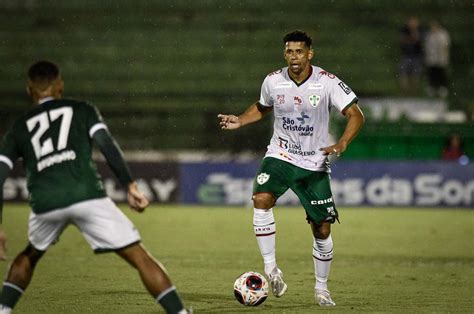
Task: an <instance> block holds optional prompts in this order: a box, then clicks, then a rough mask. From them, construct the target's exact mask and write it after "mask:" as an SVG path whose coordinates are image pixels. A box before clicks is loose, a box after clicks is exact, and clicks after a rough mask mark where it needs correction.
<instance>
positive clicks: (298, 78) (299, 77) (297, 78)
mask: <svg viewBox="0 0 474 314" xmlns="http://www.w3.org/2000/svg"><path fill="white" fill-rule="evenodd" d="M311 74H313V67H312V66H311V64H310V65H308V66H307V67H306V68H305V69H304V70H303V71H302V72H301V73H299V74H296V73H293V72H291V71H290V69H288V75H289V76H290V78H291V79H292V80H293V81H294V82H295V83H297V84H300V83H301V82H304V81H306V80H307V79H308V78H309V77H310V76H311Z"/></svg>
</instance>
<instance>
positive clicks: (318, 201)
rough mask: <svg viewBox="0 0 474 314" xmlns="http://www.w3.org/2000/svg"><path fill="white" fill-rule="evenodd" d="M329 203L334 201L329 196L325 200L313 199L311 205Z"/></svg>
mask: <svg viewBox="0 0 474 314" xmlns="http://www.w3.org/2000/svg"><path fill="white" fill-rule="evenodd" d="M327 203H332V197H330V198H327V199H325V200H317V201H311V205H324V204H327ZM330 208H331V207H330ZM328 211H329V208H328Z"/></svg>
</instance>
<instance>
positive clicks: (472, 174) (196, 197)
mask: <svg viewBox="0 0 474 314" xmlns="http://www.w3.org/2000/svg"><path fill="white" fill-rule="evenodd" d="M258 166H259V161H251V162H245V163H236V162H228V163H212V162H203V163H184V164H181V168H180V169H181V171H180V173H181V174H180V191H181V195H180V197H179V200H180V202H182V203H189V204H209V205H211V204H215V205H248V206H249V205H251V195H252V184H253V178H254V176H255V174H256V171H257V170H258ZM331 178H332V180H331V186H332V191H333V194H334V198H335V201H336V204H337V205H338V206H426V207H436V206H444V207H468V208H473V207H474V201H473V198H474V164H469V165H465V166H462V165H459V164H457V163H452V162H443V161H429V162H425V161H414V162H406V161H405V162H392V161H378V162H374V161H350V162H348V161H339V162H337V163H335V164H334V165H333V167H332V174H331ZM278 204H280V205H299V201H298V198H297V197H296V195H295V194H294V193H292V192H291V191H289V192H287V193H285V194H284V195H283V196H282V197H281V198H280V199H279V200H278Z"/></svg>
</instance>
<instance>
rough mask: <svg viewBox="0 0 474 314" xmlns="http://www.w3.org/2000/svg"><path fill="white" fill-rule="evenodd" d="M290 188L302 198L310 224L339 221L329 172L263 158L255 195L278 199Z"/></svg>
mask: <svg viewBox="0 0 474 314" xmlns="http://www.w3.org/2000/svg"><path fill="white" fill-rule="evenodd" d="M288 189H291V190H292V191H293V192H295V194H296V195H297V196H298V198H299V200H300V202H301V205H303V207H304V209H305V211H306V219H307V220H308V221H313V222H314V223H316V224H318V225H319V224H321V223H323V222H325V221H329V222H331V223H334V221H335V220H337V219H338V213H337V210H336V206H335V205H334V201H333V199H332V193H331V186H330V185H329V174H328V173H326V172H320V171H310V170H306V169H302V168H299V167H297V166H294V165H292V164H290V163H288V162H285V161H282V160H279V159H276V158H272V157H267V158H265V159H263V161H262V164H261V166H260V170H259V171H258V172H257V175H256V176H255V180H254V183H253V194H254V195H255V194H258V193H270V194H272V195H273V196H274V197H275V200H276V199H278V198H279V197H280V196H282V195H283V193H285V192H286V191H287V190H288Z"/></svg>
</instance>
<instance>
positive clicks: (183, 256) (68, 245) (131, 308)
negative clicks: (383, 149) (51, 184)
mask: <svg viewBox="0 0 474 314" xmlns="http://www.w3.org/2000/svg"><path fill="white" fill-rule="evenodd" d="M122 208H123V209H124V212H125V213H126V214H127V215H128V216H129V217H130V218H131V219H132V221H133V222H134V223H135V225H136V226H137V228H138V229H139V231H140V233H141V235H142V239H143V242H144V244H145V246H146V247H147V248H148V249H149V250H150V251H151V252H152V253H153V254H154V255H155V257H157V258H158V259H159V260H160V261H161V262H163V263H164V265H165V266H166V267H167V269H168V271H169V272H170V274H171V276H172V279H173V281H174V284H175V285H176V286H177V287H178V289H179V291H180V294H181V295H182V297H183V299H184V300H185V302H186V305H187V306H192V307H193V309H194V311H195V313H248V312H255V313H310V312H315V311H322V310H324V311H330V312H354V311H356V312H406V313H413V312H472V311H474V293H473V291H474V212H473V211H472V210H455V209H393V208H390V209H382V210H375V209H370V208H357V209H348V208H347V209H345V208H342V209H340V214H341V224H340V225H337V224H336V225H335V226H334V228H333V238H334V242H335V257H334V262H333V266H332V273H331V277H330V283H329V287H330V289H331V291H332V295H333V299H334V300H335V302H336V303H337V306H336V307H335V308H330V309H321V308H319V306H317V305H316V304H315V303H314V297H313V286H314V273H313V262H312V259H311V244H312V240H311V235H310V231H309V226H307V225H306V222H305V220H304V212H303V210H302V209H299V208H277V209H275V218H276V221H277V258H278V261H279V266H280V268H281V269H282V270H283V272H284V274H285V279H286V282H287V283H288V286H289V289H288V293H287V294H286V295H285V296H284V297H282V298H281V299H276V298H274V297H273V296H270V297H269V298H268V299H267V301H265V303H264V304H262V305H261V306H259V307H256V308H248V307H244V306H242V305H240V304H239V303H237V301H235V299H234V297H233V292H232V285H233V282H234V280H235V278H236V277H237V276H238V275H239V274H240V273H242V272H244V271H248V270H255V271H259V272H262V262H261V256H260V254H259V252H258V248H257V244H256V241H255V237H254V235H253V230H252V226H251V221H252V211H251V210H249V209H244V208H236V207H228V208H225V207H222V208H217V207H215V208H212V207H211V208H206V207H190V206H189V207H186V206H153V207H151V208H149V209H147V211H146V212H145V213H144V214H141V215H140V214H136V213H133V212H131V211H130V210H128V209H126V207H125V206H122ZM28 213H29V209H28V207H27V206H26V205H16V204H8V203H7V204H5V205H4V218H3V222H4V229H5V230H6V232H7V237H8V243H7V245H8V259H9V261H11V259H12V258H13V257H14V256H15V255H16V254H17V253H18V252H19V251H20V250H21V249H23V248H24V246H25V244H26V241H27V235H26V230H27V219H28ZM6 267H7V263H5V262H3V263H1V266H0V271H1V275H2V276H3V275H4V273H5V271H6ZM16 309H17V311H16V312H15V313H154V312H157V311H158V310H161V308H159V307H158V306H156V305H154V304H153V300H152V299H151V298H150V297H149V295H148V294H147V293H146V292H145V289H144V288H143V287H142V284H141V282H140V280H139V278H138V275H137V274H136V273H135V271H134V270H132V269H131V268H130V267H129V266H128V265H126V263H125V262H123V261H121V260H120V259H119V258H118V257H117V256H115V255H114V254H103V255H97V256H96V255H94V254H93V253H92V251H91V250H90V248H89V246H88V244H87V243H86V242H85V240H84V239H83V238H82V237H81V236H80V234H79V232H78V231H77V229H76V228H74V227H70V228H68V229H67V230H66V231H65V233H64V234H63V236H62V238H61V239H60V241H59V243H58V244H57V245H55V246H53V247H51V248H50V250H49V251H48V253H47V254H46V255H45V257H43V259H42V261H41V262H40V264H39V265H38V267H37V269H36V273H35V277H34V278H33V281H32V283H31V285H30V287H29V288H28V290H27V291H26V293H25V295H24V297H23V298H22V299H21V300H20V303H19V304H18V306H17V308H16Z"/></svg>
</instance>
